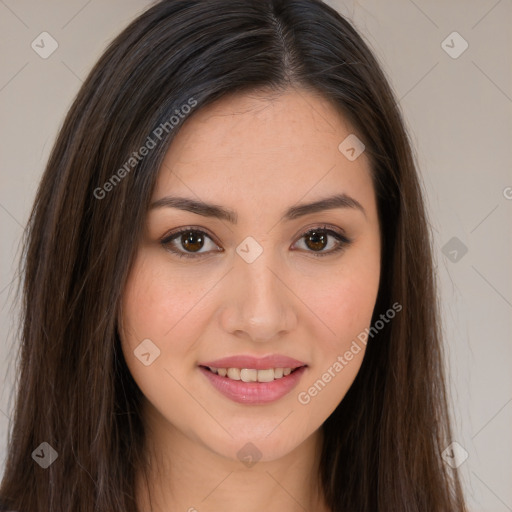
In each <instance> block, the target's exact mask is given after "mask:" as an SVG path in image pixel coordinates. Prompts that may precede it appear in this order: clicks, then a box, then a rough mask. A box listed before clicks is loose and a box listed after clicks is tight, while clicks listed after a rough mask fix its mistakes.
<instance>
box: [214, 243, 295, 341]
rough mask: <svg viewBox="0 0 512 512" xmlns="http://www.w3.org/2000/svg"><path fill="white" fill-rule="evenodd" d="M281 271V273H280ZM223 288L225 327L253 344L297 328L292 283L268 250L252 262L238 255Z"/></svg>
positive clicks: (223, 319) (291, 279) (223, 326)
mask: <svg viewBox="0 0 512 512" xmlns="http://www.w3.org/2000/svg"><path fill="white" fill-rule="evenodd" d="M279 269H281V270H279ZM228 276H229V279H228V281H227V282H226V283H225V287H224V289H223V295H224V305H223V310H222V314H221V323H222V328H223V329H224V331H225V332H229V333H230V334H233V335H235V336H237V337H239V338H247V339H249V340H251V341H254V342H263V341H270V340H273V339H277V338H279V337H280V336H283V335H284V334H286V333H288V332H291V331H293V329H295V327H296V325H297V312H296V309H295V308H296V303H297V300H296V298H295V297H294V295H293V292H292V290H293V283H288V282H287V281H293V278H291V277H290V275H289V273H286V275H284V272H283V270H282V266H280V265H278V264H277V263H276V260H275V259H273V258H271V257H270V251H269V250H265V251H263V253H262V254H261V255H260V256H259V257H258V258H257V259H256V260H255V261H253V262H252V263H247V262H246V261H244V260H243V259H242V258H239V257H238V256H237V257H236V259H235V263H234V268H233V270H232V271H231V272H229V274H228Z"/></svg>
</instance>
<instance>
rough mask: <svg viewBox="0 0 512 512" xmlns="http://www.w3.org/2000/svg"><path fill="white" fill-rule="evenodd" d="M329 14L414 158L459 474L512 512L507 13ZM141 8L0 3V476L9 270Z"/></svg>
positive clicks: (510, 15) (491, 505)
mask: <svg viewBox="0 0 512 512" xmlns="http://www.w3.org/2000/svg"><path fill="white" fill-rule="evenodd" d="M328 3H329V4H330V5H332V6H333V7H335V8H336V9H338V10H339V12H341V13H342V14H344V15H347V16H348V17H349V18H350V19H352V20H353V22H354V23H355V25H356V27H357V28H358V29H359V30H360V32H361V33H362V34H363V37H365V38H366V40H367V42H368V43H369V44H370V46H371V47H372V49H373V50H374V52H375V53H376V55H377V57H378V58H379V59H380V61H381V63H382V65H383V67H384V70H385V72H386V73H387V75H388V78H389V80H390V82H391V84H392V86H393V88H394V90H395V91H396V94H397V96H398V98H399V99H400V107H401V109H402V111H403V113H404V116H405V119H406V123H407V127H408V130H409V132H410V135H411V139H412V142H413V145H414V146H415V149H416V157H417V162H418V164H419V168H420V172H421V175H422V180H423V183H424V189H425V192H426V196H427V204H428V209H429V215H430V219H431V224H432V230H433V233H434V236H435V256H436V262H437V270H438V275H439V283H440V294H441V298H442V302H443V321H444V332H445V336H446V347H447V353H448V361H447V363H448V372H449V381H450V387H451V392H452V403H453V416H454V420H455V432H454V440H455V441H457V442H458V443H459V444H460V445H461V446H462V447H463V448H464V449H465V450H466V451H467V452H468V454H469V457H468V459H467V460H466V461H465V462H464V463H463V464H462V465H461V466H460V471H461V473H462V477H463V480H464V486H465V489H466V494H467V497H468V501H469V504H470V510H471V511H475V512H476V511H486V512H505V511H512V486H511V485H510V483H511V482H512V462H511V461H512V436H510V432H511V425H512V404H511V402H512V377H511V371H510V369H509V368H510V363H511V352H512V349H511V344H510V341H511V333H512V329H511V327H512V315H511V313H512V270H511V265H510V262H511V261H512V260H511V253H512V230H511V222H510V221H511V213H512V173H511V170H510V169H511V167H510V165H511V161H512V158H511V146H512V144H511V141H512V137H511V135H512V133H511V132H512V130H511V128H512V116H511V115H510V114H511V111H512V79H511V78H512V77H511V75H512V72H511V60H512V59H511V50H512V31H511V30H510V26H511V22H512V2H511V0H500V1H496V0H482V1H478V2H477V1H471V2H468V1H463V0H456V1H454V0H452V1H450V2H449V3H447V2H442V1H441V0H436V1H429V2H427V1H420V0H416V1H413V0H392V1H387V2H385V3H384V2H382V1H381V2H378V1H377V0H365V1H361V2H356V1H352V2H350V1H347V2H341V1H335V0H330V1H329V2H328ZM149 5H150V2H148V1H143V0H122V1H121V0H109V1H107V2H99V1H98V0H89V1H86V0H80V1H79V0H72V1H69V0H68V1H64V0H59V1H46V2H36V1H35V0H24V1H23V0H22V1H14V0H0V29H1V31H0V41H1V44H2V65H1V67H0V115H1V119H2V125H1V133H0V155H1V167H0V226H1V240H2V242H1V246H0V258H1V259H0V329H1V340H2V341H1V343H0V377H2V379H1V381H0V382H1V385H2V388H1V392H0V409H1V412H0V463H2V461H3V460H4V458H5V453H6V452H5V446H6V440H7V429H8V418H9V414H10V412H11V410H12V405H13V402H12V399H13V395H12V389H13V383H14V379H15V375H14V363H15V349H16V346H17V345H16V344H17V338H16V331H15V328H16V315H17V311H18V309H17V306H16V305H15V304H14V301H13V298H14V284H15V283H16V280H15V278H16V276H15V268H16V267H15V261H16V260H17V258H18V256H19V242H20V240H21V236H22V232H23V227H24V225H25V224H26V221H27V219H28V214H29V211H30V207H31V204H32V201H33V199H34V194H35V191H36V187H37V184H38V182H39V179H40V177H41V174H42V171H43V168H44V165H45V163H46V160H47V158H48V155H49V151H50V149H51V146H52V144H53V141H54V139H55V137H56V134H57V131H58V129H59V127H60V125H61V123H62V121H63V119H64V115H65V113H66V111H67V109H68V108H69V106H70V105H71V102H72V100H73V98H74V96H75V94H76V93H77V91H78V88H79V87H80V85H81V83H82V81H83V79H84V78H85V76H86V75H87V73H88V71H89V70H90V68H91V67H92V65H93V64H94V62H95V61H96V59H97V58H98V57H99V55H100V54H101V52H102V51H103V49H104V48H105V46H106V44H107V43H108V42H109V41H110V40H111V39H112V38H113V37H114V35H116V34H117V33H118V32H119V31H120V30H121V29H122V28H123V27H124V26H126V24H127V23H128V22H129V21H130V20H132V19H133V18H134V17H135V16H136V15H137V14H138V13H140V12H141V11H143V10H144V9H145V8H146V7H147V6H149ZM43 31H47V32H49V33H50V34H51V36H52V37H53V38H54V39H55V40H56V41H57V43H58V45H59V46H58V48H57V50H56V51H55V52H54V53H53V54H52V55H51V56H49V57H48V58H47V59H43V58H41V57H40V56H39V55H38V54H37V53H36V52H35V51H34V50H33V49H32V47H31V43H32V41H34V40H36V42H37V40H39V39H36V38H38V36H39V34H41V32H43ZM454 31H456V32H458V33H459V34H460V35H461V36H462V38H464V40H465V41H467V43H468V44H469V47H468V48H467V50H466V51H465V52H463V53H462V54H461V55H460V56H458V58H452V57H451V56H450V55H448V53H447V52H446V51H445V49H444V48H446V44H448V45H450V46H452V47H453V48H452V49H451V50H449V51H451V52H454V51H458V50H459V49H461V48H462V46H461V40H457V39H454V41H453V43H452V42H451V39H450V38H448V40H447V42H446V43H445V44H444V45H442V42H443V41H444V40H445V39H446V38H447V36H449V35H450V34H451V33H452V32H454ZM452 39H453V37H452ZM46 48H48V46H46ZM507 187H509V188H507ZM454 237H455V238H456V240H452V241H451V242H450V243H449V244H448V242H449V241H450V240H451V239H452V238H454ZM446 244H448V245H446ZM453 244H455V245H453ZM462 244H463V245H462ZM464 246H465V247H466V248H467V253H465V254H463V251H462V250H461V249H463V247H464ZM454 250H455V251H456V252H453V251H454ZM411 341H412V342H413V341H414V340H411ZM4 375H5V377H4ZM1 467H2V468H3V464H2V466H1Z"/></svg>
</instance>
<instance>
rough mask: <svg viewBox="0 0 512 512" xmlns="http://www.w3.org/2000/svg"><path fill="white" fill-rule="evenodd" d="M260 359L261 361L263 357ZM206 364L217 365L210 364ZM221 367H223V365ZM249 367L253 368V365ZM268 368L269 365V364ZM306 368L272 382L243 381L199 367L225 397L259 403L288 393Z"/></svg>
mask: <svg viewBox="0 0 512 512" xmlns="http://www.w3.org/2000/svg"><path fill="white" fill-rule="evenodd" d="M222 361H223V360H222V359H220V360H219V361H212V363H216V364H218V363H219V362H222ZM259 361H260V362H261V359H260V360H259ZM289 361H290V359H289V358H288V362H289ZM205 366H215V365H214V364H208V365H205ZM242 366H243V365H242ZM219 367H220V368H222V366H219ZM249 367H250V368H251V366H249ZM229 368H239V366H229ZM252 368H254V367H252ZM267 368H269V367H268V366H267ZM277 368H280V366H277ZM286 368H289V366H286ZM306 368H307V366H301V367H300V368H298V369H297V370H295V371H293V372H292V373H290V374H289V375H287V376H286V377H281V378H280V379H276V380H273V381H272V382H243V381H241V380H231V379H228V378H227V377H221V376H220V375H217V374H216V373H213V372H211V371H210V370H208V369H207V368H204V367H202V366H200V367H199V370H200V371H201V372H202V373H203V375H204V376H205V377H206V378H207V379H208V380H209V382H210V384H212V385H213V387H214V388H215V389H217V390H218V391H220V392H221V393H222V394H223V395H224V396H225V397H227V398H229V399H230V400H232V401H234V402H238V403H242V404H250V405H257V404H266V403H269V402H274V401H276V400H279V399H280V398H282V397H284V396H285V395H287V394H288V393H289V392H290V391H291V390H292V389H293V388H295V387H296V386H297V384H298V383H299V381H300V379H301V377H302V375H303V374H304V372H305V371H306ZM256 369H263V368H256Z"/></svg>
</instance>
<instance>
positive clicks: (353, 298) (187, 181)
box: [118, 89, 381, 512]
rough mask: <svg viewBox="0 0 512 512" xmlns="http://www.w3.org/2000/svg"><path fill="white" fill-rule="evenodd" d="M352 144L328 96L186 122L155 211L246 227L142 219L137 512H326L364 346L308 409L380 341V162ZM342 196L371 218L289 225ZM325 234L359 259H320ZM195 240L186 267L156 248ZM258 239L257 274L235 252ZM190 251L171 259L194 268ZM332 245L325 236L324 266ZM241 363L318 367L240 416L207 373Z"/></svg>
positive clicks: (243, 407)
mask: <svg viewBox="0 0 512 512" xmlns="http://www.w3.org/2000/svg"><path fill="white" fill-rule="evenodd" d="M351 133H354V130H353V129H352V128H351V126H350V125H349V124H348V122H347V121H346V120H345V119H344V118H343V117H342V115H341V114H340V113H339V112H338V111H337V110H335V109H334V108H333V106H332V105H331V104H330V103H329V102H327V101H326V100H325V99H323V98H322V97H321V96H319V95H316V94H314V93H312V92H307V91H305V90H296V89H288V90H287V91H286V93H282V94H275V93H273V94H270V93H268V92H267V93H265V94H264V93H263V92H261V91H260V92H258V93H253V94H250V95H248V94H244V95H232V96H229V97H224V98H222V99H221V100H219V101H217V102H216V103H214V104H212V105H210V106H208V107H205V108H202V109H201V110H199V111H197V112H196V113H195V114H194V116H192V117H190V118H189V119H187V120H186V121H185V123H184V124H183V126H182V127H181V129H180V131H179V132H178V134H177V136H176V138H175V140H174V141H173V143H172V144H171V146H170V148H169V151H168V153H167V155H166V157H165V161H164V163H163V165H162V168H161V170H160V173H159V176H158V181H157V184H156V188H155V190H154V194H153V198H152V201H156V200H158V199H160V198H162V197H165V196H168V195H176V196H181V197H187V198H191V199H196V200H198V199H200V200H202V201H205V202H209V203H215V204H217V205H220V206H223V207H225V208H229V209H231V210H234V211H236V213H237V215H238V222H237V223H236V224H231V223H230V222H228V221H226V220H219V219H214V218H209V217H206V216H201V215H198V214H196V213H191V212H186V211H182V210H178V209H176V208H168V207H162V208H154V209H150V210H149V212H148V215H147V223H146V231H145V234H144V239H143V240H141V243H140V246H139V248H138V253H137V257H136V261H135V264H134V266H133V268H132V270H131V273H130V275H129V278H128V280H127V283H126V287H125V289H124V291H123V296H122V304H121V308H120V313H119V318H118V322H119V330H120V336H121V341H122V347H123V352H124V356H125V359H126V362H127V364H128V367H129V369H130V371H131V374H132V375H133V378H134V379H135V381H136V382H137V384H138V386H139V387H140V389H141V390H142V392H143V394H144V396H145V398H146V402H145V404H144V416H143V418H144V421H145V424H146V426H147V440H148V458H149V461H150V463H151V470H150V474H149V478H148V481H147V483H146V481H145V480H144V479H143V478H142V473H141V474H140V475H139V478H138V485H137V496H138V501H139V504H140V507H141V510H150V506H149V496H151V506H152V509H151V510H153V511H158V512H160V511H162V512H163V511H167V510H182V511H189V512H194V510H197V511H198V512H210V511H211V512H213V511H218V510H225V511H235V510H246V511H255V512H256V511H258V512H259V511H261V510H267V511H269V512H277V511H280V512H282V511H289V512H295V511H301V512H303V511H304V510H309V511H327V510H328V509H327V507H326V506H325V502H324V499H323V496H322V493H321V491H320V486H319V482H318V472H319V453H320V449H321V440H322V434H321V429H320V427H321V425H322V423H323V422H324V421H325V420H326V419H327V418H328V417H329V415H330V414H331V413H332V412H333V410H334V409H335V408H336V406H337V405H338V404H339V402H340V401H341V400H342V399H343V397H344V396H345V394H346V392H347V390H348V388H349V387H350V385H351V384H352V382H353V380H354V378H355V376H356V374H357V372H358V370H359V368H360V365H361V362H362V357H363V355H364V344H362V343H359V345H360V346H361V347H362V350H360V351H359V352H358V353H357V354H356V355H354V357H353V359H352V360H351V361H350V362H348V364H347V365H346V366H345V367H344V368H343V370H342V371H340V372H338V373H335V375H336V376H335V377H333V378H331V380H330V382H329V383H328V384H327V385H326V386H325V387H324V388H323V389H322V391H321V392H319V393H318V394H317V395H316V396H314V397H311V400H310V401H309V403H307V404H302V403H300V402H299V400H298V394H299V392H301V391H302V392H303V391H307V390H308V388H309V387H311V386H312V385H313V384H314V383H315V381H317V380H318V379H319V378H321V377H322V374H324V373H325V372H326V371H327V370H328V368H329V367H332V366H333V364H334V362H335V361H336V360H337V357H338V356H340V355H343V354H344V353H345V352H346V351H347V350H348V349H349V348H350V346H351V344H352V343H353V341H354V340H355V339H356V337H357V335H358V334H359V333H361V332H362V331H364V330H365V328H368V327H369V326H370V322H371V317H372V312H373V309H374V306H375V301H376V298H377V292H378V285H379V277H380V250H381V241H380V234H379V219H378V214H377V205H376V198H375V192H374V188H373V184H372V180H371V177H370V163H369V160H368V158H367V157H366V155H365V153H363V154H361V156H359V157H358V158H357V159H356V160H354V161H349V160H348V159H347V158H346V157H345V156H344V155H343V154H342V153H341V152H340V151H339V150H338V145H339V144H340V142H341V141H343V140H344V139H345V137H347V136H348V135H349V134H351ZM335 193H340V194H341V193H345V194H347V195H349V196H351V197H352V198H354V199H356V200H357V201H358V202H359V203H360V204H361V205H362V206H363V208H364V213H363V212H362V211H360V210H358V209H355V208H336V209H330V210H324V211H320V212H316V213H310V214H308V215H306V216H304V217H299V218H297V219H294V220H285V221H280V219H281V216H282V215H283V212H284V211H285V209H287V208H289V207H290V206H293V205H297V204H299V203H300V204H303V203H307V202H312V201H314V200H318V199H321V198H324V197H327V196H330V195H333V194H335ZM323 223H326V224H329V225H330V226H333V227H335V228H337V230H338V231H340V230H343V232H344V233H345V235H346V236H347V237H348V238H349V239H350V240H352V242H351V244H350V245H348V246H346V247H345V248H344V249H343V250H342V251H340V252H336V253H332V254H329V255H326V256H324V257H317V256H315V248H318V246H315V245H314V244H311V243H310V244H309V245H307V243H306V239H307V237H306V238H305V237H304V236H303V234H304V233H305V232H306V231H308V230H309V229H311V228H315V227H319V226H321V225H322V224H323ZM189 226H192V227H194V228H195V229H202V230H203V231H205V232H206V233H207V235H209V236H210V238H206V239H205V242H204V246H203V247H202V248H201V249H199V252H202V253H203V254H204V253H206V254H207V255H206V256H202V257H201V256H199V257H197V259H192V258H180V257H179V256H177V255H176V254H173V253H172V252H170V251H169V250H168V248H166V247H164V246H162V244H161V243H160V240H161V239H162V238H164V236H165V235H167V234H168V233H169V232H170V231H171V230H173V229H176V228H181V227H189ZM248 236H251V237H253V238H254V239H255V240H256V241H257V242H258V243H259V244H260V246H261V247H262V248H263V252H262V254H261V255H260V256H259V257H258V258H257V259H256V260H255V261H253V262H252V263H247V262H246V261H245V260H244V259H242V258H241V257H240V256H239V255H238V254H237V252H236V248H237V246H238V245H239V244H240V243H241V242H242V241H243V240H244V239H245V238H246V237H248ZM213 237H215V238H213ZM180 239H181V237H180V236H178V237H177V238H176V239H175V241H174V242H173V246H174V247H175V248H176V249H177V250H178V251H180V250H181V252H184V253H186V252H187V250H186V247H184V246H183V244H181V243H180ZM336 245H337V242H336V239H335V238H334V237H332V236H329V238H328V239H327V244H326V245H325V246H324V247H323V248H320V249H319V252H325V253H327V252H329V251H330V250H331V249H332V248H334V247H335V246H336ZM195 247H197V246H195ZM292 247H293V248H294V249H292ZM217 249H223V251H220V252H219V251H217V252H216V250H217ZM196 250H197V249H196ZM148 338H149V339H151V340H152V342H153V343H154V344H155V345H156V346H157V347H158V349H159V350H160V355H159V357H158V358H156V359H155V360H154V362H153V363H152V364H150V365H149V366H145V365H144V364H142V363H141V362H140V360H139V359H138V358H137V357H135V355H134V350H135V349H136V348H137V346H138V345H139V344H140V343H141V341H142V340H144V339H148ZM237 354H251V355H255V356H265V355H268V354H284V355H286V356H290V357H293V358H295V359H298V360H299V361H303V362H305V363H306V364H307V365H308V368H307V369H306V371H305V373H304V374H303V375H302V377H301V380H300V382H299V384H298V385H297V387H296V388H295V389H294V390H292V391H291V392H290V393H288V394H287V395H286V396H284V397H283V398H281V399H279V400H277V401H276V402H273V403H268V404H258V405H248V404H240V403H236V402H233V401H231V400H229V399H228V398H226V397H225V396H223V395H222V394H220V393H219V392H218V391H217V390H216V389H215V388H213V386H212V385H211V384H210V382H209V381H208V379H206V378H205V376H204V375H203V374H202V373H201V371H200V370H199V368H198V364H199V363H200V362H205V361H208V360H214V359H218V358H221V357H225V356H228V355H237ZM248 442H251V443H252V444H254V445H255V446H256V447H257V449H258V450H259V452H260V453H261V459H260V460H259V461H258V462H257V463H256V464H255V465H254V466H252V467H247V466H246V465H244V464H243V463H242V462H241V461H240V460H239V459H238V457H237V452H238V451H239V450H240V449H241V448H242V447H244V446H245V445H246V443H248Z"/></svg>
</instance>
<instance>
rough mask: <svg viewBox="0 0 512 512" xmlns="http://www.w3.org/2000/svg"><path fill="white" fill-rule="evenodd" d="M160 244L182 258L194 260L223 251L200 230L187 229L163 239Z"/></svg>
mask: <svg viewBox="0 0 512 512" xmlns="http://www.w3.org/2000/svg"><path fill="white" fill-rule="evenodd" d="M160 243H161V244H162V246H163V247H164V249H166V250H167V251H169V252H172V253H174V254H177V255H178V256H180V257H189V258H194V257H201V256H206V255H207V254H209V253H211V252H220V251H222V249H220V248H219V246H218V245H217V244H215V242H214V241H213V240H212V239H211V237H210V236H209V235H208V234H207V233H205V232H204V231H202V230H200V229H191V228H185V229H180V230H178V231H174V232H173V233H170V234H169V235H167V236H166V237H165V238H163V239H162V240H161V241H160ZM203 249H206V250H203Z"/></svg>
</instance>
